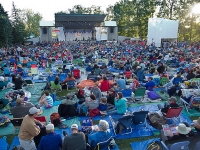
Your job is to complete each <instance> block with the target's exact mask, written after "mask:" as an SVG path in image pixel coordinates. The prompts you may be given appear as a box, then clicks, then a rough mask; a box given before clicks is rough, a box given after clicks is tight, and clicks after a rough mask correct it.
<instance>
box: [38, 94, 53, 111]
mask: <svg viewBox="0 0 200 150" xmlns="http://www.w3.org/2000/svg"><path fill="white" fill-rule="evenodd" d="M39 103H40V107H42V106H43V105H44V106H45V107H46V108H51V107H52V106H53V98H52V97H51V96H50V95H49V92H48V91H45V92H44V95H43V96H42V97H41V98H40V101H39Z"/></svg>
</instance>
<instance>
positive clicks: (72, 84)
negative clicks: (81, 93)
mask: <svg viewBox="0 0 200 150" xmlns="http://www.w3.org/2000/svg"><path fill="white" fill-rule="evenodd" d="M66 84H67V90H69V89H73V88H75V82H74V81H67V83H66Z"/></svg>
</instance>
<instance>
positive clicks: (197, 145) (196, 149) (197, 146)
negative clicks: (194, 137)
mask: <svg viewBox="0 0 200 150" xmlns="http://www.w3.org/2000/svg"><path fill="white" fill-rule="evenodd" d="M199 148H200V141H199V142H197V143H196V145H195V147H194V150H199Z"/></svg>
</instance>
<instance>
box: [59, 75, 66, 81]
mask: <svg viewBox="0 0 200 150" xmlns="http://www.w3.org/2000/svg"><path fill="white" fill-rule="evenodd" d="M59 78H60V82H63V81H64V80H65V79H66V78H67V74H66V73H61V74H59Z"/></svg>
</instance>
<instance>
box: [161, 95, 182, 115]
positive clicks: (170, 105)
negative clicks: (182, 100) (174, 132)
mask: <svg viewBox="0 0 200 150" xmlns="http://www.w3.org/2000/svg"><path fill="white" fill-rule="evenodd" d="M176 101H177V99H176V97H171V98H169V103H167V102H165V104H164V107H162V105H161V104H158V108H159V109H160V110H161V112H162V113H165V114H167V112H168V110H169V108H178V107H179V105H178V104H177V103H176Z"/></svg>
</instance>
